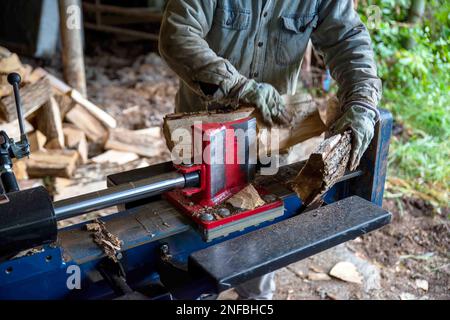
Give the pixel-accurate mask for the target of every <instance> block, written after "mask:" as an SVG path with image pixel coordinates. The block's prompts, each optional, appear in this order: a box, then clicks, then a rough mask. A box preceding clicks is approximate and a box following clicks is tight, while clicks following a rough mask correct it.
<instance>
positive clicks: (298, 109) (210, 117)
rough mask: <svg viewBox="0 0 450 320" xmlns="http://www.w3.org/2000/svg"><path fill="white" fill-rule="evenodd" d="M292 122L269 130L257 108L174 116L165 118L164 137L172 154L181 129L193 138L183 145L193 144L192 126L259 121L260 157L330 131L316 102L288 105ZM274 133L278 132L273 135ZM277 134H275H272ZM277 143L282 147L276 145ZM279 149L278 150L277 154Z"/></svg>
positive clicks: (303, 101)
mask: <svg viewBox="0 0 450 320" xmlns="http://www.w3.org/2000/svg"><path fill="white" fill-rule="evenodd" d="M286 112H287V113H288V118H290V119H291V121H290V124H289V125H287V126H273V127H272V128H269V127H267V126H266V124H264V122H263V121H262V119H261V117H260V115H259V113H258V112H257V111H255V109H254V108H248V107H244V108H240V109H237V110H234V111H231V112H227V113H223V112H197V113H186V114H170V115H168V116H166V117H165V118H164V123H163V133H164V137H165V139H166V144H167V147H168V148H169V150H172V149H173V147H174V145H175V143H176V142H177V141H174V140H176V139H175V138H176V137H174V138H172V135H173V133H174V132H175V130H177V129H180V128H182V129H186V130H188V131H187V132H189V133H190V134H191V135H190V136H189V137H185V136H183V137H184V140H183V143H186V144H190V143H192V142H191V141H192V133H191V132H192V129H191V128H192V125H193V124H194V122H198V121H203V122H205V123H213V122H225V121H233V120H239V119H243V118H246V117H255V118H256V120H257V127H258V153H259V154H260V155H261V154H264V155H270V154H271V153H272V152H281V153H285V152H288V151H289V150H290V148H292V147H293V146H295V145H298V144H299V143H302V142H304V141H306V140H308V139H310V138H313V137H317V136H320V135H321V134H322V133H323V132H325V131H326V130H327V126H326V125H325V124H324V123H323V121H322V119H321V117H320V114H319V111H318V110H317V106H316V105H315V103H313V101H312V100H304V99H303V100H302V99H300V100H292V101H290V102H289V104H288V105H287V111H286ZM271 129H275V130H274V131H271ZM272 133H273V134H272ZM272 139H277V141H278V143H272V142H273V140H272ZM273 149H275V150H273Z"/></svg>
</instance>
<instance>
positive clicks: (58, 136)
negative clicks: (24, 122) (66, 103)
mask: <svg viewBox="0 0 450 320" xmlns="http://www.w3.org/2000/svg"><path fill="white" fill-rule="evenodd" d="M36 123H37V129H38V130H40V131H41V132H42V133H43V134H44V135H45V136H46V137H47V141H48V142H47V144H46V146H45V147H46V148H48V149H63V148H64V133H63V128H62V121H61V114H60V112H59V106H58V103H57V102H56V100H55V99H54V98H53V97H51V98H50V100H49V101H47V102H46V103H45V104H44V105H43V106H42V108H41V110H39V112H37V113H36Z"/></svg>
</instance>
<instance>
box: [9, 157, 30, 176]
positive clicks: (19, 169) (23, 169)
mask: <svg viewBox="0 0 450 320" xmlns="http://www.w3.org/2000/svg"><path fill="white" fill-rule="evenodd" d="M13 171H14V175H15V176H16V179H17V180H26V179H28V178H29V177H28V173H27V164H26V162H25V159H20V160H18V161H17V160H16V159H14V164H13Z"/></svg>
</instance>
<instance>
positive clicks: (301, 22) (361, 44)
mask: <svg viewBox="0 0 450 320" xmlns="http://www.w3.org/2000/svg"><path fill="white" fill-rule="evenodd" d="M310 39H311V40H312V43H313V45H314V47H315V48H316V49H317V50H318V51H320V52H321V53H322V54H323V56H324V59H325V63H326V64H327V66H328V67H329V68H330V70H331V74H332V76H333V78H334V79H335V80H336V81H337V83H338V85H339V91H338V99H339V105H340V111H341V117H340V118H339V119H338V120H337V121H336V123H335V124H334V125H333V126H332V129H331V131H332V132H343V131H345V130H348V129H351V131H352V151H351V159H350V169H352V170H353V169H355V168H356V167H357V166H358V164H359V161H360V159H361V156H362V155H363V153H364V152H365V150H366V149H367V147H368V145H369V143H370V141H371V140H372V137H373V134H374V126H375V122H376V121H377V117H378V111H377V109H376V108H377V105H378V102H379V99H380V97H381V81H380V79H379V78H378V77H377V70H376V66H375V62H374V58H373V52H372V49H371V41H370V36H369V34H368V32H367V29H366V27H365V26H364V25H363V23H362V22H361V21H360V19H359V17H358V14H357V13H356V12H355V10H354V8H353V0H339V1H336V0H308V1H306V0H291V1H276V0H251V1H250V0H169V2H168V4H167V8H166V12H165V14H164V18H163V22H162V26H161V34H160V44H159V45H160V47H159V48H160V53H161V55H162V56H163V58H164V59H165V60H166V61H167V63H168V64H169V66H170V67H171V68H172V69H173V70H174V71H175V72H176V73H177V74H178V76H179V77H180V78H181V80H182V81H181V84H180V90H179V92H178V94H177V98H176V110H177V111H178V112H191V111H200V110H205V109H206V108H213V107H216V106H220V105H227V104H232V103H235V102H243V103H248V104H253V105H255V107H256V108H257V109H258V110H259V111H260V113H261V115H262V116H263V118H264V120H265V121H266V122H267V123H268V124H269V125H270V124H273V123H278V124H283V123H286V122H287V119H286V118H285V116H284V101H283V99H282V98H281V94H285V93H288V91H289V92H292V89H293V86H294V84H295V83H296V80H297V78H298V76H299V72H300V64H301V61H302V59H303V55H304V53H305V50H306V47H307V44H308V41H309V40H310ZM274 289H275V287H274V282H273V273H272V274H269V275H266V276H264V277H262V278H258V279H254V280H252V281H249V282H248V283H246V284H244V285H242V286H240V287H239V288H236V290H237V292H238V294H239V295H240V297H241V298H248V299H261V298H262V299H264V298H265V299H271V298H272V295H273V291H274Z"/></svg>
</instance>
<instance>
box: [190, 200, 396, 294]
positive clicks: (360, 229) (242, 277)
mask: <svg viewBox="0 0 450 320" xmlns="http://www.w3.org/2000/svg"><path fill="white" fill-rule="evenodd" d="M390 219H391V214H390V213H389V212H387V211H385V210H383V209H381V208H380V207H378V206H376V205H374V204H373V203H371V202H368V201H366V200H364V199H362V198H359V197H356V196H354V197H349V198H346V199H344V200H341V201H338V202H336V203H333V204H331V205H328V206H325V207H322V208H319V209H316V210H313V211H309V212H305V213H303V214H301V215H299V216H296V217H293V218H290V219H287V220H285V221H282V222H279V223H277V224H274V225H272V226H269V227H267V228H263V229H260V230H257V231H254V232H251V233H248V234H246V235H243V236H241V237H238V238H235V239H233V240H230V241H226V242H223V243H220V244H217V245H214V246H211V247H209V248H206V249H203V250H200V251H197V252H195V253H193V254H192V255H191V256H190V257H189V270H190V271H191V272H192V273H193V274H194V275H195V274H202V275H204V274H206V275H207V276H208V277H209V278H210V279H211V281H214V282H215V283H216V285H217V288H218V290H219V291H223V290H226V289H228V288H231V287H233V286H235V285H236V284H239V283H242V282H243V281H247V280H250V279H252V278H255V277H257V276H261V275H263V274H266V273H268V272H271V271H274V270H277V269H279V268H281V267H284V266H286V265H288V264H290V263H293V262H296V261H299V260H301V259H304V258H307V257H309V256H311V255H314V254H316V253H318V252H321V251H323V250H326V249H328V248H331V247H333V246H335V245H338V244H340V243H343V242H345V241H348V240H351V239H354V238H356V237H358V236H360V235H362V234H365V233H367V232H370V231H372V230H374V229H378V228H380V227H382V226H384V225H386V224H388V223H389V222H390Z"/></svg>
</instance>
